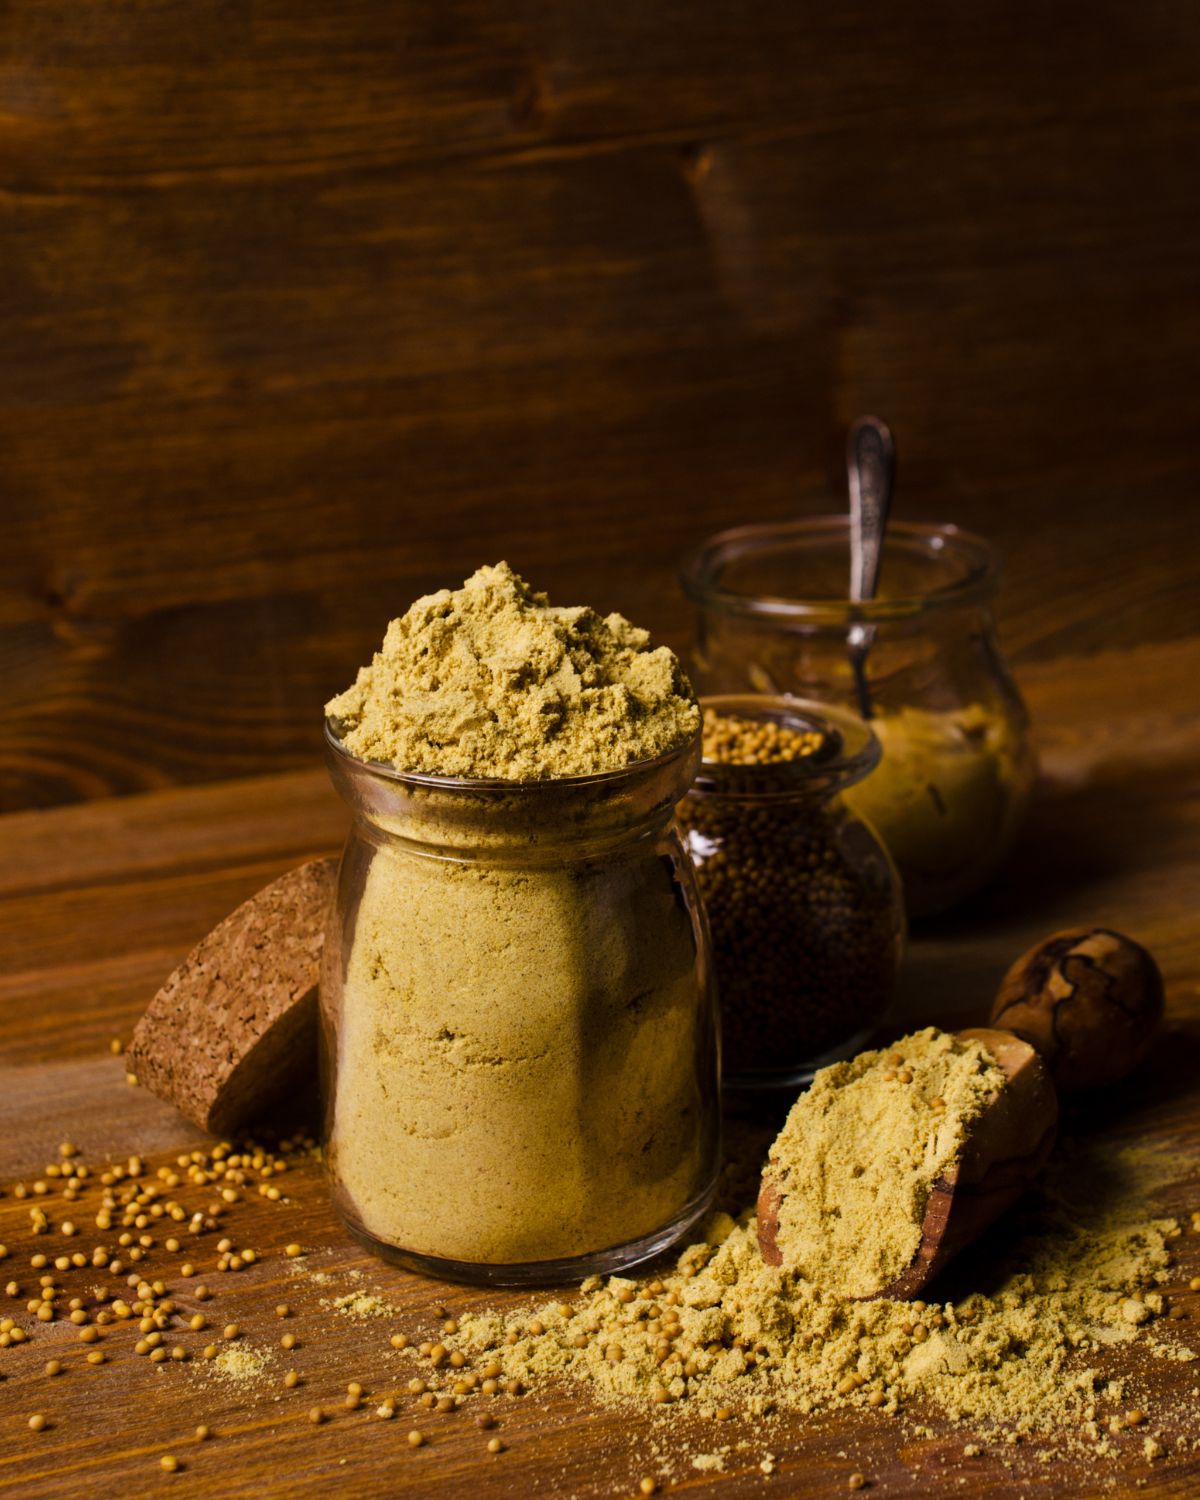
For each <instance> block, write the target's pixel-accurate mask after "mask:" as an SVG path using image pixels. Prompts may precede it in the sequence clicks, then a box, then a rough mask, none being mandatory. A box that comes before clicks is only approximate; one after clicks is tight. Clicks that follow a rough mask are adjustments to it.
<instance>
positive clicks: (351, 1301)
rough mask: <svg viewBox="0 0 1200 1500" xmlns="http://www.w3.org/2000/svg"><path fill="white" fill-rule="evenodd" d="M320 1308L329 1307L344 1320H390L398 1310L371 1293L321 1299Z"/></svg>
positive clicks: (349, 1293) (354, 1293) (352, 1293)
mask: <svg viewBox="0 0 1200 1500" xmlns="http://www.w3.org/2000/svg"><path fill="white" fill-rule="evenodd" d="M321 1306H322V1307H331V1308H332V1309H333V1310H334V1312H338V1313H341V1314H342V1316H343V1317H345V1318H392V1317H396V1316H397V1315H398V1314H399V1312H400V1309H399V1308H398V1307H393V1306H392V1304H391V1303H390V1302H385V1301H384V1299H383V1298H382V1297H376V1296H375V1295H374V1294H373V1293H372V1292H348V1293H347V1294H346V1295H345V1296H344V1297H333V1298H329V1297H322V1299H321Z"/></svg>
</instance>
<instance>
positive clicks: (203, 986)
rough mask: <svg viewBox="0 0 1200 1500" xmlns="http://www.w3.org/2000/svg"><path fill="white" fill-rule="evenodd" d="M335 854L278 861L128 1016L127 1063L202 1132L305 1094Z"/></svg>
mask: <svg viewBox="0 0 1200 1500" xmlns="http://www.w3.org/2000/svg"><path fill="white" fill-rule="evenodd" d="M337 868H338V862H337V860H336V859H319V860H313V861H312V862H311V863H309V864H305V865H301V866H299V868H298V869H295V870H289V871H288V873H287V874H286V875H282V876H280V878H279V879H278V880H275V881H273V882H272V883H271V884H270V885H268V886H266V887H265V888H264V889H263V890H261V891H259V892H258V893H257V894H256V895H254V896H251V897H250V899H249V900H248V901H246V902H244V903H243V904H242V905H241V906H239V907H238V909H237V910H236V911H235V912H233V913H232V914H231V915H230V916H228V917H226V918H225V920H224V921H223V922H221V923H220V924H219V926H217V927H215V928H214V929H213V930H212V932H210V933H209V934H208V936H207V937H206V938H204V939H203V940H202V941H201V942H200V943H199V944H198V945H197V946H196V947H195V948H194V949H193V950H192V952H191V953H190V954H189V955H188V957H187V958H186V959H185V960H184V962H183V963H182V964H181V965H180V966H179V968H178V969H176V970H175V972H174V973H173V974H172V975H171V977H170V978H169V979H168V980H167V982H166V983H165V984H164V985H163V987H162V988H161V989H160V990H159V992H158V993H157V994H156V995H155V997H154V999H153V1000H152V1001H151V1002H150V1005H149V1007H148V1009H147V1011H146V1013H145V1015H144V1016H143V1017H142V1019H141V1020H140V1021H139V1022H138V1024H137V1027H136V1029H135V1030H134V1033H133V1042H132V1044H131V1046H130V1048H129V1052H128V1054H127V1057H128V1060H129V1066H130V1067H131V1068H132V1069H133V1071H134V1072H135V1073H136V1074H137V1077H138V1081H139V1083H141V1084H143V1085H144V1086H145V1087H146V1088H148V1089H149V1090H150V1091H151V1092H152V1093H154V1094H157V1095H158V1097H159V1098H160V1099H165V1100H166V1101H167V1102H168V1103H169V1104H173V1105H174V1106H175V1108H176V1109H178V1110H179V1111H180V1113H181V1114H183V1115H186V1117H187V1118H188V1119H189V1120H191V1121H192V1122H193V1123H194V1124H196V1125H199V1126H200V1127H201V1129H203V1130H207V1131H210V1132H211V1133H212V1134H213V1135H230V1134H233V1133H235V1132H237V1131H239V1130H241V1129H243V1128H244V1127H245V1126H247V1125H248V1124H250V1123H251V1122H252V1121H255V1120H260V1119H262V1118H263V1117H264V1116H265V1115H267V1114H269V1113H270V1110H271V1108H272V1106H274V1105H276V1104H278V1103H279V1102H280V1101H281V1100H282V1099H284V1098H285V1097H288V1098H295V1097H301V1098H302V1097H304V1096H313V1095H315V1091H316V1078H317V986H318V979H319V974H320V966H321V950H322V947H323V946H324V940H325V921H326V916H327V914H328V910H329V906H330V903H331V901H332V899H333V893H334V887H335V884H336V880H337Z"/></svg>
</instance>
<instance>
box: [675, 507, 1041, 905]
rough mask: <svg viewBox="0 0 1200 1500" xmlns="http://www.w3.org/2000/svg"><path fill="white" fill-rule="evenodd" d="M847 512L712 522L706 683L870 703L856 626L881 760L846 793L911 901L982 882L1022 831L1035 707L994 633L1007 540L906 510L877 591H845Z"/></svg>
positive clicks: (705, 576) (702, 591) (702, 565)
mask: <svg viewBox="0 0 1200 1500" xmlns="http://www.w3.org/2000/svg"><path fill="white" fill-rule="evenodd" d="M849 556H850V554H849V522H848V521H847V519H846V518H845V517H844V516H821V517H816V518H813V519H808V520H801V521H792V522H786V523H780V524H773V525H760V526H742V527H739V528H737V529H736V530H733V531H724V532H721V533H719V534H718V535H717V536H714V537H711V538H710V539H709V540H708V541H706V542H705V543H704V544H703V545H702V546H701V547H700V548H698V549H697V551H695V552H694V553H693V554H692V555H691V557H690V558H689V559H688V560H687V562H686V563H685V565H684V570H683V575H682V582H683V587H684V590H685V592H686V593H687V595H688V597H689V598H690V599H691V600H692V601H693V602H694V603H695V604H696V605H698V606H699V610H700V615H699V621H698V627H697V634H696V641H695V650H694V658H693V666H692V677H693V681H694V682H695V683H696V685H697V687H698V689H699V690H700V691H701V692H703V693H734V692H746V691H751V692H757V693H770V694H786V695H795V696H797V697H800V698H805V699H816V700H818V701H820V702H822V703H834V704H845V705H847V706H850V707H856V706H857V698H856V693H855V684H854V676H853V672H852V670H851V666H850V659H849V655H848V651H847V635H848V632H849V630H850V627H851V626H852V625H854V624H856V623H859V622H862V623H865V624H866V625H867V626H868V628H869V630H870V632H871V648H870V654H869V656H868V658H867V665H866V672H867V682H868V686H869V692H870V698H871V703H872V708H873V717H872V719H871V727H872V729H873V730H874V731H875V734H876V736H877V737H878V739H879V741H880V743H881V745H882V747H883V761H882V765H881V766H880V769H879V770H878V771H877V772H876V773H875V774H874V775H872V776H870V777H868V778H867V779H866V780H864V781H862V782H861V783H860V784H859V785H858V786H856V787H854V788H853V789H852V790H851V791H850V792H849V793H848V800H849V801H850V802H851V804H852V805H853V806H854V807H855V808H856V809H857V810H858V811H860V812H861V813H862V814H863V815H864V816H865V817H867V818H868V819H869V820H870V822H871V823H872V824H873V825H874V826H875V828H876V829H878V831H879V833H880V835H881V836H882V837H883V839H884V842H885V843H886V844H887V846H888V849H889V851H890V852H891V855H892V857H893V859H894V860H895V862H896V865H897V867H898V869H899V871H900V875H901V878H902V880H903V882H904V894H905V901H906V904H907V908H908V914H909V916H910V917H920V916H927V915H930V914H932V913H934V912H939V911H944V910H946V909H948V908H949V907H951V906H954V905H955V904H957V903H958V902H960V901H962V900H963V899H964V898H965V897H967V896H969V895H970V894H971V893H972V892H974V891H975V890H977V889H978V888H979V887H980V886H981V885H982V884H983V883H984V882H985V881H986V880H987V879H988V878H989V877H990V876H991V875H992V874H993V873H994V871H995V870H996V869H997V867H998V866H999V864H1000V863H1001V861H1002V860H1003V858H1004V856H1005V854H1006V853H1007V852H1008V850H1009V848H1010V847H1011V845H1012V841H1013V838H1014V836H1015V834H1016V831H1017V828H1018V826H1019V824H1020V822H1021V819H1022V817H1023V815H1024V812H1025V809H1026V807H1027V805H1028V801H1029V794H1030V790H1031V788H1032V785H1033V779H1034V774H1035V761H1034V755H1033V750H1032V747H1031V744H1030V739H1029V724H1028V717H1027V715H1026V712H1025V708H1024V705H1023V704H1022V702H1021V698H1020V695H1019V693H1018V692H1017V688H1016V685H1015V683H1014V682H1013V679H1012V676H1011V674H1010V673H1009V670H1008V667H1007V666H1006V664H1005V661H1004V658H1003V657H1002V655H1001V654H1000V648H999V644H998V642H997V639H996V629H995V621H994V619H993V615H992V599H993V596H994V594H995V592H996V588H997V585H998V582H999V577H1000V560H999V556H998V554H997V553H996V551H995V549H994V548H993V547H992V546H991V545H990V544H989V543H988V542H985V541H984V540H982V538H980V537H976V536H972V535H970V534H969V533H967V532H964V531H959V530H958V528H957V527H954V526H926V525H916V524H913V523H905V522H901V521H895V522H892V523H891V525H890V526H889V528H888V532H887V538H886V541H885V545H884V552H883V565H882V569H881V573H880V589H879V596H878V597H877V598H876V599H874V600H872V601H870V602H869V603H865V604H851V603H850V602H849V601H848V600H847V598H846V587H847V580H848V578H849V575H850V562H849Z"/></svg>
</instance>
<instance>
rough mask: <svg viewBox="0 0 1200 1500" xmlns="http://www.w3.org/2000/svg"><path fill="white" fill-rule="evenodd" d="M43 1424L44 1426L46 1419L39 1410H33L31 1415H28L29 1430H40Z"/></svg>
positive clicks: (42, 1428) (43, 1426)
mask: <svg viewBox="0 0 1200 1500" xmlns="http://www.w3.org/2000/svg"><path fill="white" fill-rule="evenodd" d="M45 1426H46V1419H45V1417H44V1416H43V1415H42V1414H41V1412H40V1411H39V1412H34V1414H33V1416H32V1417H30V1419H29V1430H30V1432H42V1431H43V1430H44V1429H45Z"/></svg>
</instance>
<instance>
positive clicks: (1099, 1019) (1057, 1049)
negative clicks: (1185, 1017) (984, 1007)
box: [992, 927, 1163, 1093]
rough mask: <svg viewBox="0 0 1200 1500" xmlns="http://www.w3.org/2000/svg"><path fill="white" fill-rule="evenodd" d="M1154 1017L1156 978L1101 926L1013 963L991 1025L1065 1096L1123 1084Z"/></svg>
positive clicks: (1159, 1001)
mask: <svg viewBox="0 0 1200 1500" xmlns="http://www.w3.org/2000/svg"><path fill="white" fill-rule="evenodd" d="M1162 1013H1163V982H1162V975H1161V974H1160V973H1159V971H1158V965H1157V964H1156V963H1155V962H1154V959H1153V958H1152V957H1151V956H1150V954H1149V953H1148V952H1147V951H1146V949H1145V948H1143V947H1142V946H1141V944H1140V943H1135V942H1134V941H1133V939H1132V938H1127V937H1123V936H1122V934H1121V933H1119V932H1111V931H1110V930H1109V929H1108V928H1105V927H1073V928H1069V929H1068V930H1067V931H1065V932H1056V933H1054V935H1053V936H1052V937H1048V938H1046V939H1045V941H1044V942H1041V943H1038V945H1037V946H1036V947H1035V948H1030V950H1029V952H1028V953H1025V954H1023V955H1022V956H1021V957H1020V958H1019V959H1018V960H1017V961H1016V963H1015V964H1013V966H1012V968H1011V969H1009V971H1008V973H1007V974H1006V975H1005V976H1004V979H1003V980H1002V982H1001V984H1000V990H999V993H998V994H997V996H996V1000H995V1003H994V1004H993V1006H992V1025H993V1026H1002V1027H1004V1028H1005V1029H1006V1030H1008V1031H1012V1032H1015V1033H1016V1035H1017V1036H1019V1037H1022V1038H1023V1039H1024V1040H1025V1041H1027V1042H1029V1044H1030V1045H1031V1046H1033V1047H1036V1048H1037V1050H1038V1051H1039V1052H1040V1053H1041V1054H1042V1056H1043V1058H1045V1060H1046V1063H1047V1066H1048V1067H1049V1069H1050V1072H1051V1075H1052V1076H1053V1078H1054V1081H1055V1083H1056V1084H1057V1085H1058V1087H1059V1088H1060V1089H1061V1090H1063V1091H1064V1092H1066V1093H1071V1092H1073V1091H1075V1090H1077V1089H1096V1088H1102V1087H1103V1086H1104V1085H1105V1084H1107V1083H1115V1082H1116V1081H1117V1080H1118V1079H1119V1078H1124V1076H1125V1075H1126V1073H1128V1072H1129V1071H1130V1070H1131V1069H1132V1068H1134V1067H1136V1066H1137V1064H1138V1063H1139V1062H1141V1060H1142V1058H1143V1057H1145V1055H1146V1053H1147V1052H1148V1051H1149V1048H1150V1043H1151V1042H1152V1041H1153V1040H1154V1035H1155V1032H1156V1031H1157V1030H1158V1026H1159V1023H1160V1021H1161V1020H1162Z"/></svg>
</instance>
